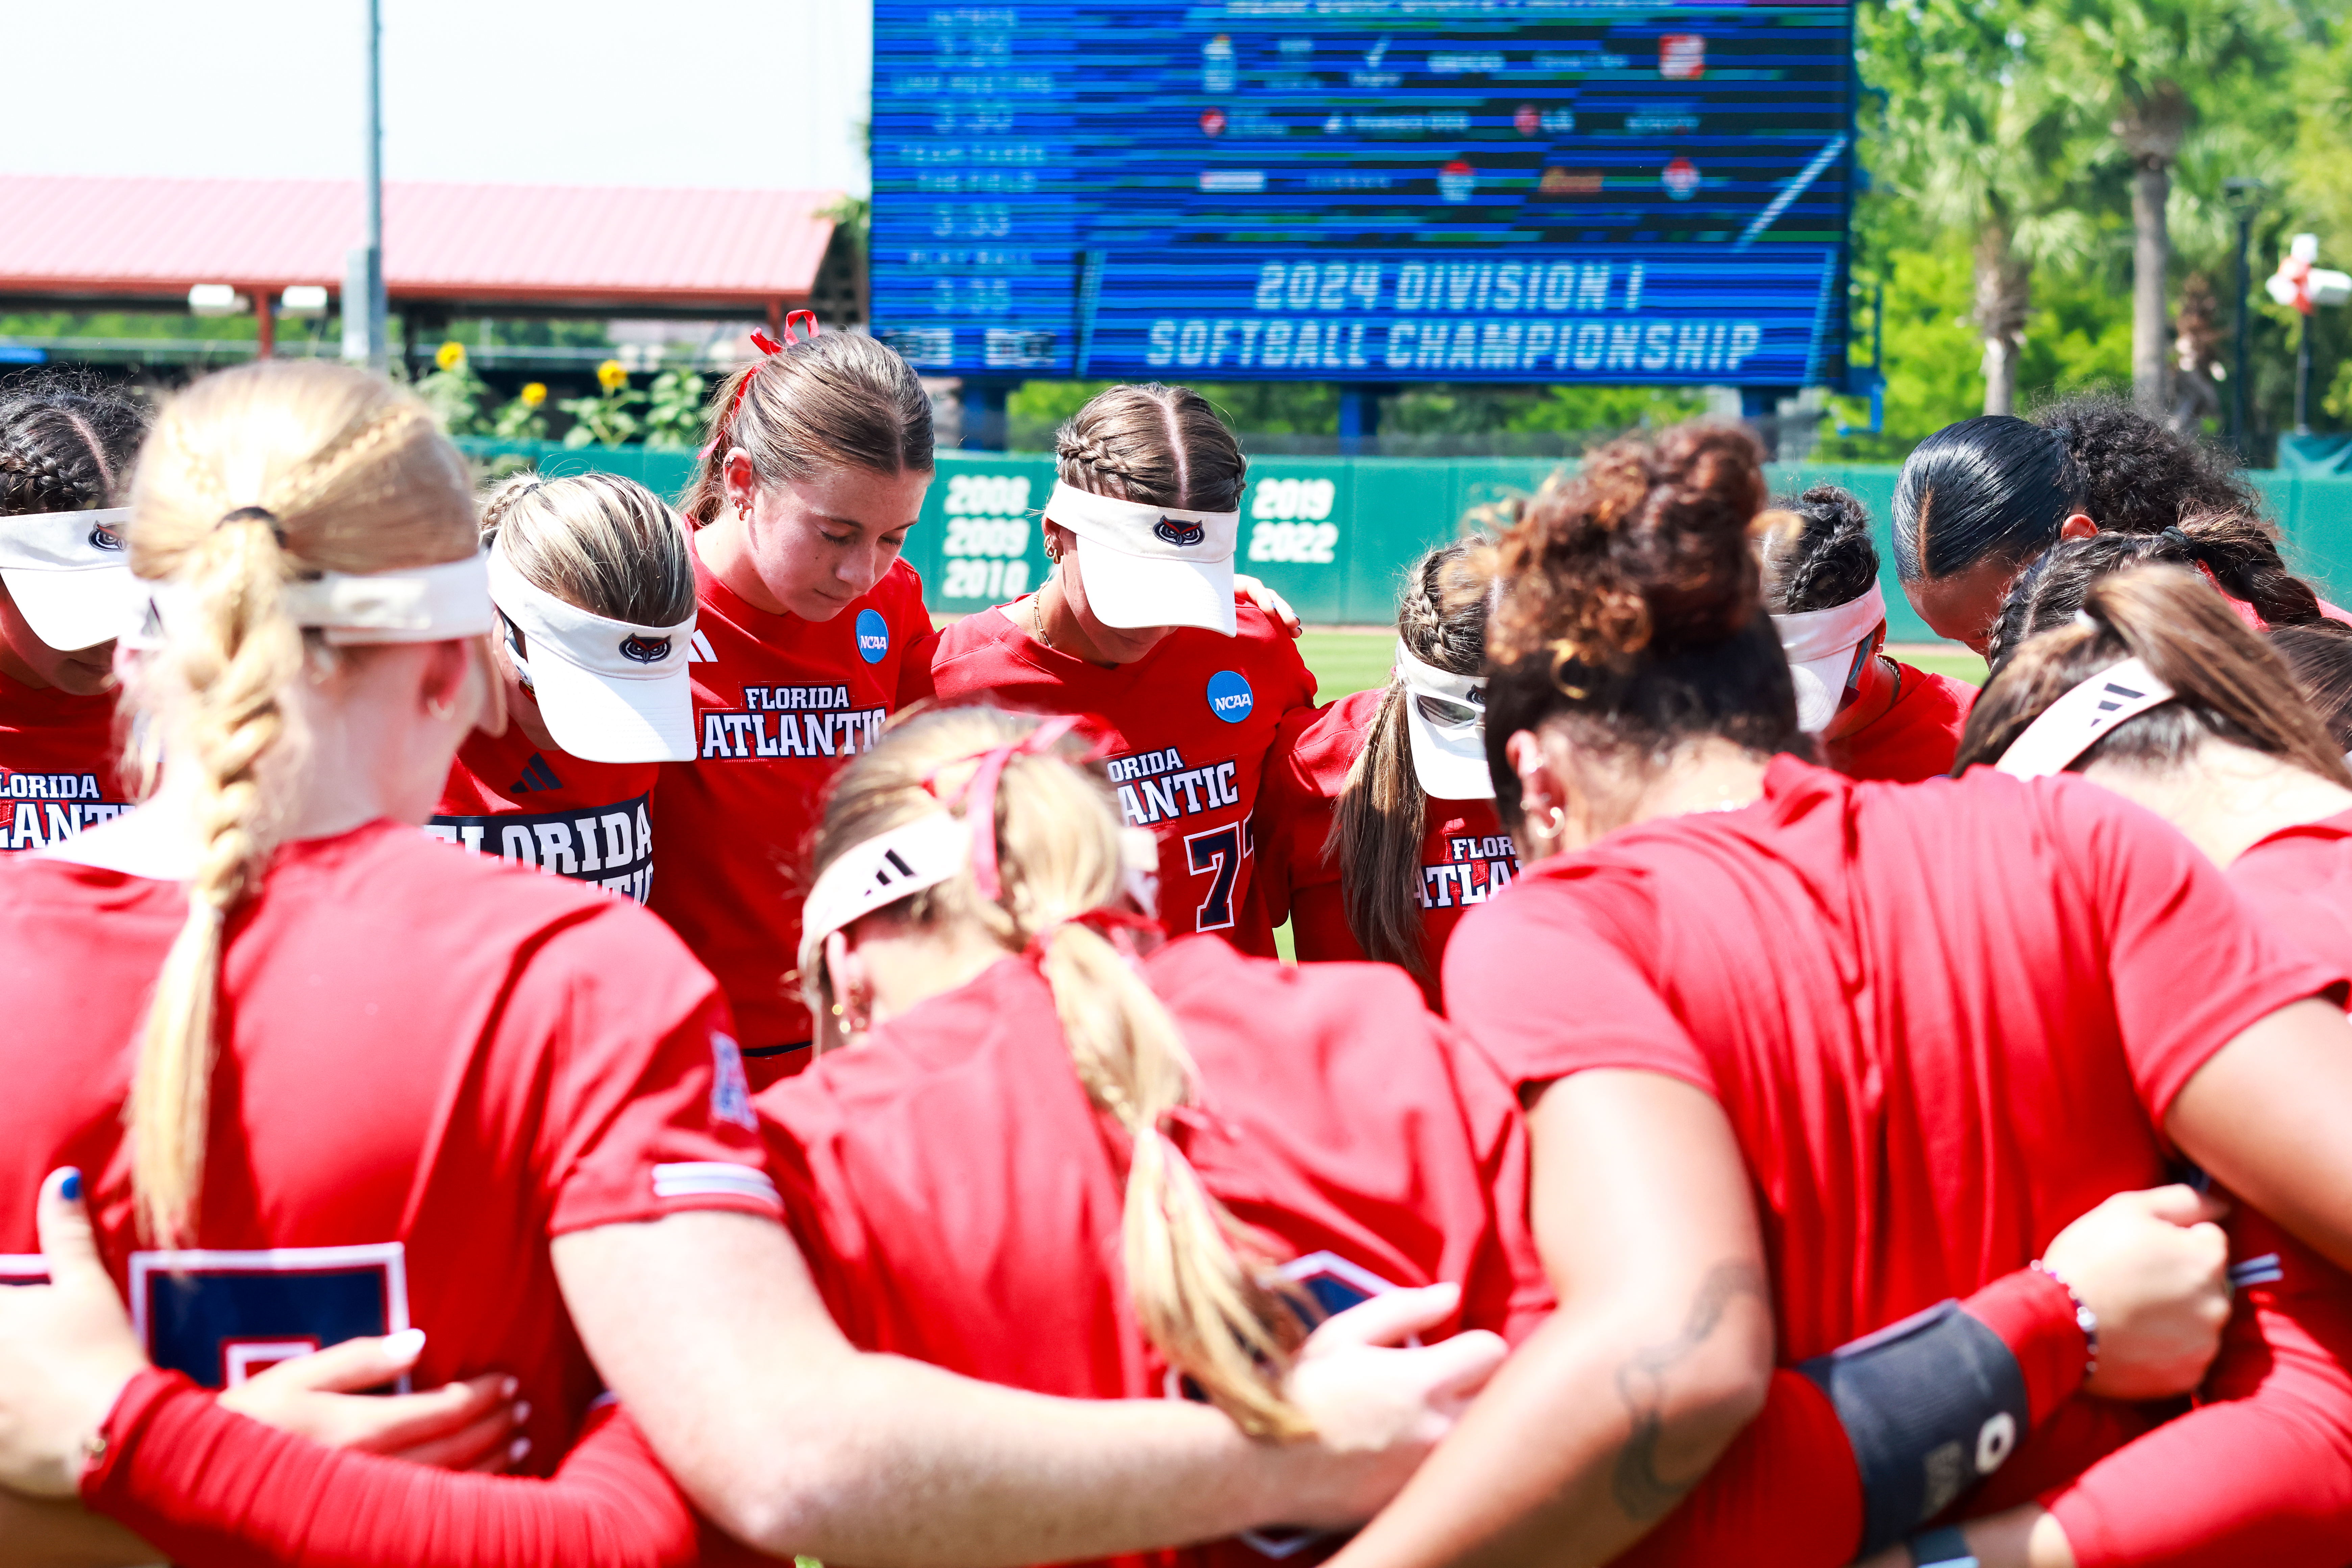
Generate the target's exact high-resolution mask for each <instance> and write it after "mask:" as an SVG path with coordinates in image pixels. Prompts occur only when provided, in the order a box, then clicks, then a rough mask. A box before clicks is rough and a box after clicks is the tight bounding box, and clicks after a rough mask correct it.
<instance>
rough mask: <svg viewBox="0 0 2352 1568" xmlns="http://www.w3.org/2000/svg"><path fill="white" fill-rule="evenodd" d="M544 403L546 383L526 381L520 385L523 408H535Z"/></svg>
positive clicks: (545, 399)
mask: <svg viewBox="0 0 2352 1568" xmlns="http://www.w3.org/2000/svg"><path fill="white" fill-rule="evenodd" d="M546 401H547V383H545V382H543V381H526V382H524V383H523V384H522V405H523V406H524V407H525V408H536V407H538V406H539V405H541V404H542V403H544V402H546Z"/></svg>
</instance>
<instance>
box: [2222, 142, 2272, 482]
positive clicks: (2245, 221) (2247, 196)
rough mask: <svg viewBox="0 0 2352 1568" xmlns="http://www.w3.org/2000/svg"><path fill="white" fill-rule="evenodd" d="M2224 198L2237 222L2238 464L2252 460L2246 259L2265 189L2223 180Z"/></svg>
mask: <svg viewBox="0 0 2352 1568" xmlns="http://www.w3.org/2000/svg"><path fill="white" fill-rule="evenodd" d="M2221 190H2222V194H2223V199H2224V200H2226V201H2227V202H2228V203H2229V205H2230V216H2232V217H2234V218H2236V219H2237V220H2238V345H2237V354H2236V357H2235V359H2234V361H2233V362H2232V363H2231V366H2230V445H2231V447H2232V448H2233V449H2234V450H2235V451H2236V452H2237V454H2238V461H2239V462H2241V463H2246V462H2251V461H2252V459H2253V444H2252V438H2253V432H2252V430H2251V429H2249V428H2248V427H2247V424H2246V332H2247V328H2248V326H2249V325H2250V323H2249V321H2248V320H2247V316H2248V313H2249V310H2250V309H2251V304H2250V301H2251V296H2252V290H2253V273H2252V264H2251V263H2250V262H2249V260H2248V259H2247V254H2248V251H2249V248H2250V247H2251V246H2252V242H2253V233H2254V215H2255V214H2256V213H2257V212H2259V211H2261V210H2262V205H2263V195H2264V194H2265V187H2264V186H2263V183H2262V182H2261V181H2260V180H2245V179H2238V180H2224V181H2222V182H2221Z"/></svg>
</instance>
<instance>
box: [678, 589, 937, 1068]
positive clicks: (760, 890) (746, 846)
mask: <svg viewBox="0 0 2352 1568" xmlns="http://www.w3.org/2000/svg"><path fill="white" fill-rule="evenodd" d="M695 578H696V584H697V589H696V595H697V603H698V606H699V608H698V616H697V624H696V628H695V635H694V647H693V650H692V659H691V661H690V665H689V668H692V670H693V672H694V721H695V734H696V739H697V742H698V747H699V754H698V756H697V757H696V759H695V760H694V761H693V762H690V763H664V764H663V765H662V773H661V781H660V784H659V785H658V787H656V790H655V792H654V803H653V825H654V831H655V834H656V837H658V839H659V840H660V842H661V843H662V845H663V846H664V847H665V853H664V855H663V858H662V875H661V877H660V879H659V880H658V881H657V882H656V884H655V888H654V895H653V900H652V907H653V910H654V912H655V913H656V914H658V915H660V916H661V917H662V918H663V919H665V920H667V921H668V922H669V923H670V925H671V927H672V928H673V929H674V930H676V931H677V933H678V935H680V936H681V937H683V938H685V940H686V944H687V946H688V948H689V949H691V950H692V951H693V952H694V955H695V956H696V957H697V958H699V959H700V960H702V962H703V963H705V964H707V965H709V968H710V971H711V973H713V974H716V975H717V976H718V977H719V984H720V985H721V986H722V987H723V988H724V989H725V991H726V993H727V1000H728V1005H729V1007H730V1010H731V1011H732V1012H733V1014H734V1017H735V1022H736V1025H737V1026H738V1027H739V1029H740V1032H741V1036H742V1040H743V1047H744V1054H745V1055H746V1057H748V1058H751V1071H752V1074H753V1077H754V1079H755V1080H758V1081H765V1080H766V1079H769V1078H772V1077H774V1076H777V1075H779V1074H780V1073H782V1072H786V1071H797V1070H798V1069H799V1068H800V1067H802V1066H803V1065H805V1063H806V1061H807V1053H806V1051H805V1050H804V1049H803V1047H805V1046H806V1045H807V1044H808V1041H809V1037H810V1026H809V1017H808V1012H807V1009H806V1008H805V1007H803V1005H802V1003H801V997H800V986H799V983H798V980H797V979H796V977H795V976H794V974H793V966H794V964H795V962H796V960H797V956H798V953H799V951H800V921H801V903H802V900H803V899H804V898H805V897H806V896H807V890H808V889H807V887H806V885H805V879H804V869H805V861H806V858H807V854H808V847H809V846H808V839H809V836H810V834H811V833H812V832H813V831H814V828H815V826H816V821H817V816H818V808H819V803H820V801H821V800H822V798H823V795H824V786H825V784H826V783H827V782H828V781H829V780H830V779H831V778H832V777H833V774H834V772H835V769H837V768H838V767H840V765H841V762H842V759H844V758H845V757H851V756H855V755H857V754H858V753H860V752H865V751H866V750H868V749H869V748H870V747H871V746H872V745H873V744H874V742H875V741H876V740H877V739H878V738H879V737H880V735H881V733H882V726H883V724H884V722H885V721H887V720H888V718H889V717H890V715H891V714H892V713H894V712H896V711H898V709H899V707H900V706H901V705H903V704H904V703H905V702H907V701H908V700H911V699H912V698H914V697H918V696H920V695H923V694H926V693H927V692H928V689H929V675H928V671H927V670H919V669H917V668H914V667H915V666H916V665H918V664H923V663H926V662H927V661H928V658H929V653H928V650H929V647H931V639H932V633H931V617H930V614H929V611H927V610H925V609H924V607H923V584H922V579H921V578H920V577H919V576H917V575H916V574H915V569H914V568H913V567H911V566H909V565H908V564H907V563H906V562H905V561H903V560H901V561H897V562H893V563H891V566H890V570H889V571H888V572H887V574H884V576H883V578H882V581H881V582H879V583H877V584H875V586H874V588H873V590H872V591H871V592H870V593H868V594H866V595H865V596H864V597H863V598H860V599H857V600H855V601H853V602H852V603H851V604H850V605H848V606H847V607H846V608H845V609H844V610H843V611H842V612H841V613H840V614H839V615H837V616H834V617H833V618H832V619H831V620H828V621H807V620H803V619H802V618H801V617H800V616H793V615H769V614H767V613H766V612H764V611H761V610H759V609H755V608H753V607H752V606H751V605H748V604H746V603H744V601H743V600H742V599H740V598H739V597H738V596H736V595H735V594H733V593H732V592H730V590H729V589H728V587H727V585H726V584H723V583H721V582H719V579H718V577H717V576H716V575H715V574H713V573H711V572H710V570H709V568H708V567H706V566H703V565H702V564H701V563H700V562H699V561H697V563H696V566H695Z"/></svg>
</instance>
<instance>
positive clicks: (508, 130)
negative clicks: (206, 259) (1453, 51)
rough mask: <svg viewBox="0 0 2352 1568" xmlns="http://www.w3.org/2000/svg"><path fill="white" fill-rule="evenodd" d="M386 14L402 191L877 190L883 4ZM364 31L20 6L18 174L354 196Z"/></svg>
mask: <svg viewBox="0 0 2352 1568" xmlns="http://www.w3.org/2000/svg"><path fill="white" fill-rule="evenodd" d="M364 16H365V8H364V6H363V5H361V4H359V0H196V3H193V4H192V3H190V0H110V3H109V4H106V5H18V6H13V7H11V8H10V14H9V21H8V52H9V55H10V58H12V59H13V60H14V61H15V62H16V68H15V69H12V70H10V71H9V72H8V73H7V74H8V77H9V80H8V84H7V99H8V108H9V116H8V118H9V123H10V127H11V129H10V132H9V134H8V136H7V137H6V138H5V140H0V172H5V173H8V174H163V175H179V176H197V175H218V176H240V175H242V176H277V177H299V178H351V177H353V176H355V175H357V174H358V173H359V171H360V159H361V153H362V114H363V111H364V99H363V97H362V92H363V86H364V77H363V74H362V52H361V48H362V36H363V26H364V24H363V21H362V18H363V17H364ZM869 18H870V7H869V5H867V4H866V0H660V3H659V4H647V3H646V0H562V4H525V3H523V0H383V31H384V174H385V177H386V178H388V179H412V180H463V181H486V182H496V183H500V184H629V185H640V184H644V185H708V186H753V187H757V186H778V187H802V188H808V187H823V186H832V187H844V188H848V189H852V190H856V191H859V192H863V191H864V190H865V189H866V167H865V157H864V153H863V151H862V144H861V142H860V140H859V136H858V132H857V125H858V123H859V122H860V121H863V120H865V119H866V99H867V84H868V81H869V79H870V78H871V75H872V56H873V46H872V27H871V23H870V19H869ZM42 61H55V62H58V63H57V64H56V65H55V66H54V67H52V66H48V65H39V64H37V63H36V62H42Z"/></svg>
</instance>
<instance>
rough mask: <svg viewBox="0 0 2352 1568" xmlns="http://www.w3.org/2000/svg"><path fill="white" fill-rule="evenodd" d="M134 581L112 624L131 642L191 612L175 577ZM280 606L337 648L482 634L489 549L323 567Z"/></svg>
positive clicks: (154, 639) (487, 621)
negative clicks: (425, 562)
mask: <svg viewBox="0 0 2352 1568" xmlns="http://www.w3.org/2000/svg"><path fill="white" fill-rule="evenodd" d="M136 581H137V582H138V584H139V587H140V589H141V596H140V597H139V598H138V599H136V600H135V601H134V602H133V604H132V605H131V611H130V613H129V614H128V615H126V616H124V617H123V619H122V622H121V625H120V626H118V627H117V630H118V631H119V632H120V633H121V637H122V639H123V640H124V641H125V642H127V643H129V644H130V645H131V647H134V648H154V647H161V646H163V641H164V639H165V638H166V637H168V636H169V635H170V632H171V628H172V627H173V626H174V625H175V624H184V622H185V621H186V620H187V618H188V617H189V616H193V615H194V608H195V607H194V604H193V603H192V599H193V597H194V595H191V594H190V592H189V590H188V586H187V584H184V583H181V582H177V581H174V580H172V579H168V578H167V579H165V580H164V581H163V582H161V583H155V582H150V581H148V580H146V579H144V578H140V579H136ZM285 605H286V613H287V615H288V616H290V617H291V618H292V619H293V622H294V624H295V625H296V626H300V627H302V628H303V629H304V630H306V631H315V632H318V633H320V634H321V635H322V636H323V637H325V639H326V641H327V642H328V643H330V644H331V645H332V646H334V647H368V646H372V645H377V644H385V643H419V642H451V641H454V640H456V639H457V638H459V637H487V636H488V635H489V633H490V632H492V631H494V630H496V629H497V626H498V611H497V609H496V608H495V607H493V606H492V605H491V604H490V579H489V557H488V556H487V555H468V556H467V557H465V558H464V559H463V560H460V561H444V562H442V563H440V564H439V565H437V566H396V567H394V568H393V569H392V570H390V571H388V572H373V573H368V574H359V573H352V572H321V573H320V574H318V575H317V576H315V577H303V578H299V579H297V580H296V581H294V582H291V583H289V584H286V591H285Z"/></svg>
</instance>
